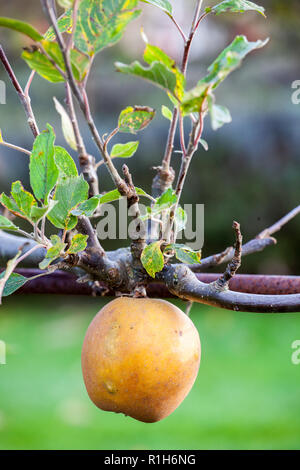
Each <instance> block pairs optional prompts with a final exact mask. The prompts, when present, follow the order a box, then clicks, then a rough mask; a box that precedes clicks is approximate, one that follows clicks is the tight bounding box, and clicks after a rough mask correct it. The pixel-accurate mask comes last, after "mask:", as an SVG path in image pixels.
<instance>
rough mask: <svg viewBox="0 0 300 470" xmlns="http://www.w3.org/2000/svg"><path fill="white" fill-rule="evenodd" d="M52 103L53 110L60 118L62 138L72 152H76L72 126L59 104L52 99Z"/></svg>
mask: <svg viewBox="0 0 300 470" xmlns="http://www.w3.org/2000/svg"><path fill="white" fill-rule="evenodd" d="M53 101H54V104H55V109H56V111H57V112H58V114H60V117H61V127H62V131H63V135H64V138H65V140H66V142H67V143H68V144H69V145H70V147H71V148H72V149H73V150H77V145H76V139H75V134H74V130H73V126H72V122H71V119H70V117H69V115H68V113H67V111H66V110H65V108H64V107H63V106H62V105H61V104H60V102H59V101H58V100H57V99H56V98H55V97H53Z"/></svg>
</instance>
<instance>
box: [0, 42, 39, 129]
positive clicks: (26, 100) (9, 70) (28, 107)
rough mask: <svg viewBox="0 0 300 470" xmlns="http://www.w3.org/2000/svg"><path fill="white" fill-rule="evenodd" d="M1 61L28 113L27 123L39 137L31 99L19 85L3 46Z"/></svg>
mask: <svg viewBox="0 0 300 470" xmlns="http://www.w3.org/2000/svg"><path fill="white" fill-rule="evenodd" d="M0 60H1V62H2V64H3V65H4V68H5V70H6V72H7V74H8V76H9V78H10V80H11V82H12V84H13V86H14V88H15V90H16V92H17V93H18V96H19V99H20V101H21V103H22V106H23V108H24V110H25V113H26V116H27V122H28V125H29V127H30V129H31V132H32V133H33V136H34V137H37V136H38V134H39V128H38V126H37V123H36V119H35V116H34V114H33V111H32V107H31V102H30V97H29V95H28V94H26V93H25V92H24V91H23V89H22V87H21V85H20V83H19V81H18V79H17V77H16V75H15V73H14V71H13V69H12V67H11V65H10V63H9V61H8V58H7V57H6V54H5V52H4V50H3V48H2V46H0Z"/></svg>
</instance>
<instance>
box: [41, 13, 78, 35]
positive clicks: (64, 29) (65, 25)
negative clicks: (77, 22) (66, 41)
mask: <svg viewBox="0 0 300 470" xmlns="http://www.w3.org/2000/svg"><path fill="white" fill-rule="evenodd" d="M72 15H73V11H72V9H71V8H70V9H69V10H67V11H66V12H65V13H64V14H63V15H61V16H60V17H59V18H58V20H57V26H58V29H59V31H60V32H61V33H68V34H71V32H72V26H73V24H72V23H73V20H72V18H73V17H72ZM44 39H46V40H47V41H55V40H56V35H55V32H54V30H53V28H52V26H51V27H50V28H49V29H48V30H47V31H46V33H45V34H44Z"/></svg>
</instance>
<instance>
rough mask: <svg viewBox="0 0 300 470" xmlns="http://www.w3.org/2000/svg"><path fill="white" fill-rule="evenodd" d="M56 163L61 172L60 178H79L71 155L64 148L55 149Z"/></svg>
mask: <svg viewBox="0 0 300 470" xmlns="http://www.w3.org/2000/svg"><path fill="white" fill-rule="evenodd" d="M54 161H55V164H56V166H57V168H58V170H59V176H60V177H64V176H78V171H77V168H76V165H75V162H74V160H73V158H72V157H71V155H70V154H69V153H68V152H67V151H66V149H64V148H63V147H59V146H58V145H56V146H55V147H54Z"/></svg>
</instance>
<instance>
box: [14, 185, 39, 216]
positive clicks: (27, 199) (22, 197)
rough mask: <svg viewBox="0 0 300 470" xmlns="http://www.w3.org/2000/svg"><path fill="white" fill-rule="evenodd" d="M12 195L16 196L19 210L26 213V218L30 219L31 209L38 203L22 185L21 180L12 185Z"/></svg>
mask: <svg viewBox="0 0 300 470" xmlns="http://www.w3.org/2000/svg"><path fill="white" fill-rule="evenodd" d="M11 195H12V197H13V198H14V200H15V202H16V204H17V206H18V208H19V211H20V212H21V213H22V214H24V215H25V217H26V218H28V219H30V214H31V209H32V207H33V206H36V205H37V202H36V200H35V199H34V197H33V195H32V194H30V193H29V192H28V191H25V189H24V188H23V186H22V183H21V181H15V182H14V183H13V184H12V186H11Z"/></svg>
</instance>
